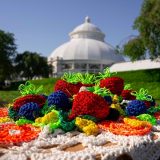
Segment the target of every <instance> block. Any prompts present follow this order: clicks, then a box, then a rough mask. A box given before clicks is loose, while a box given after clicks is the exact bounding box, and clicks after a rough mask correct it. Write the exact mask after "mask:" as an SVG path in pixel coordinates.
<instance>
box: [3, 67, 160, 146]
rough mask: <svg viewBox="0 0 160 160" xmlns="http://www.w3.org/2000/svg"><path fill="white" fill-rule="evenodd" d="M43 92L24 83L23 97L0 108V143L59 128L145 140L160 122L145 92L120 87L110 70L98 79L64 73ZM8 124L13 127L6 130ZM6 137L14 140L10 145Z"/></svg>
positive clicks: (157, 108) (157, 110)
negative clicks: (46, 91)
mask: <svg viewBox="0 0 160 160" xmlns="http://www.w3.org/2000/svg"><path fill="white" fill-rule="evenodd" d="M42 90H43V87H42V86H40V87H38V88H36V87H35V85H33V84H31V83H30V82H26V83H25V84H22V85H20V86H19V91H20V93H21V96H20V97H18V98H17V99H15V100H14V101H13V103H12V104H10V106H9V107H8V108H5V109H2V108H0V118H1V119H0V123H1V124H2V125H3V124H5V125H6V130H4V133H3V132H0V133H2V135H3V136H1V135H0V143H3V142H5V143H8V144H11V143H12V144H17V143H21V142H28V141H30V140H32V139H34V138H36V137H37V136H38V133H39V132H40V129H41V130H42V131H43V129H44V128H46V127H49V133H50V134H52V133H54V132H56V130H57V129H60V130H63V132H70V131H74V130H76V131H77V130H78V131H81V132H84V133H85V134H86V135H97V134H99V133H101V131H102V130H104V131H105V130H106V131H107V132H111V133H113V134H116V135H124V136H130V135H132V136H136V135H138V136H143V135H146V134H149V133H150V132H151V128H152V126H155V125H158V119H160V118H159V117H160V116H159V115H160V114H159V113H160V106H157V105H155V100H154V99H153V97H152V96H151V95H149V94H148V91H147V90H146V89H144V88H141V89H140V90H139V91H135V90H134V89H132V88H131V86H130V85H129V84H127V85H125V86H124V80H123V79H122V78H120V77H117V76H115V75H114V73H111V72H110V70H109V68H107V69H105V70H104V72H103V73H99V74H98V75H94V74H89V73H85V74H82V73H65V74H64V76H63V77H62V78H61V79H59V80H58V81H57V82H56V84H55V90H54V91H53V92H52V93H50V94H49V95H47V94H46V93H43V92H42ZM8 122H9V123H12V125H11V124H8V125H7V123H8ZM1 127H2V126H1V125H0V129H1ZM36 127H38V128H36ZM32 129H33V130H32ZM37 130H38V131H37ZM32 131H36V133H34V132H32ZM12 132H13V133H12ZM23 132H26V133H23ZM27 132H28V134H27ZM22 133H23V134H22ZM32 133H33V136H31V137H30V138H28V137H27V135H30V134H32ZM4 135H8V137H9V138H10V137H11V136H13V138H10V141H9V140H7V139H5V138H4ZM15 137H18V139H17V140H16V138H15Z"/></svg>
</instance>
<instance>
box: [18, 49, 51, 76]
mask: <svg viewBox="0 0 160 160" xmlns="http://www.w3.org/2000/svg"><path fill="white" fill-rule="evenodd" d="M15 71H16V73H17V74H18V75H19V76H20V77H25V78H27V79H32V78H33V77H48V76H49V72H50V67H49V66H48V64H47V58H46V57H42V56H40V55H39V54H38V53H36V52H29V51H25V52H24V53H22V54H17V56H16V58H15Z"/></svg>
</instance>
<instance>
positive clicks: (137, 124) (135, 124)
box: [123, 118, 149, 128]
mask: <svg viewBox="0 0 160 160" xmlns="http://www.w3.org/2000/svg"><path fill="white" fill-rule="evenodd" d="M123 121H124V123H125V124H128V125H130V126H131V127H135V128H137V127H144V126H146V125H148V124H149V123H148V122H147V121H140V120H137V119H131V118H124V119H123Z"/></svg>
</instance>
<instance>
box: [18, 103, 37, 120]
mask: <svg viewBox="0 0 160 160" xmlns="http://www.w3.org/2000/svg"><path fill="white" fill-rule="evenodd" d="M39 114H40V107H39V106H38V104H37V103H34V102H29V103H26V104H24V105H23V106H21V108H20V109H19V112H18V116H19V117H25V118H26V119H29V120H34V119H36V118H37V117H39Z"/></svg>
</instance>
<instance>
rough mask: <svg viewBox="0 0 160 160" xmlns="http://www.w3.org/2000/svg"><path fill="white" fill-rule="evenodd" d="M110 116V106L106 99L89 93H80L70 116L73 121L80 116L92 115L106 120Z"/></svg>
mask: <svg viewBox="0 0 160 160" xmlns="http://www.w3.org/2000/svg"><path fill="white" fill-rule="evenodd" d="M108 114H109V105H108V103H107V102H106V101H105V99H104V98H102V97H101V96H99V95H97V94H93V93H92V92H89V91H82V92H79V93H78V94H77V95H76V97H75V99H74V101H73V106H72V111H71V114H70V116H69V118H70V119H73V118H75V117H77V116H79V115H91V116H94V117H96V118H98V119H104V118H106V117H107V115H108Z"/></svg>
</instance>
